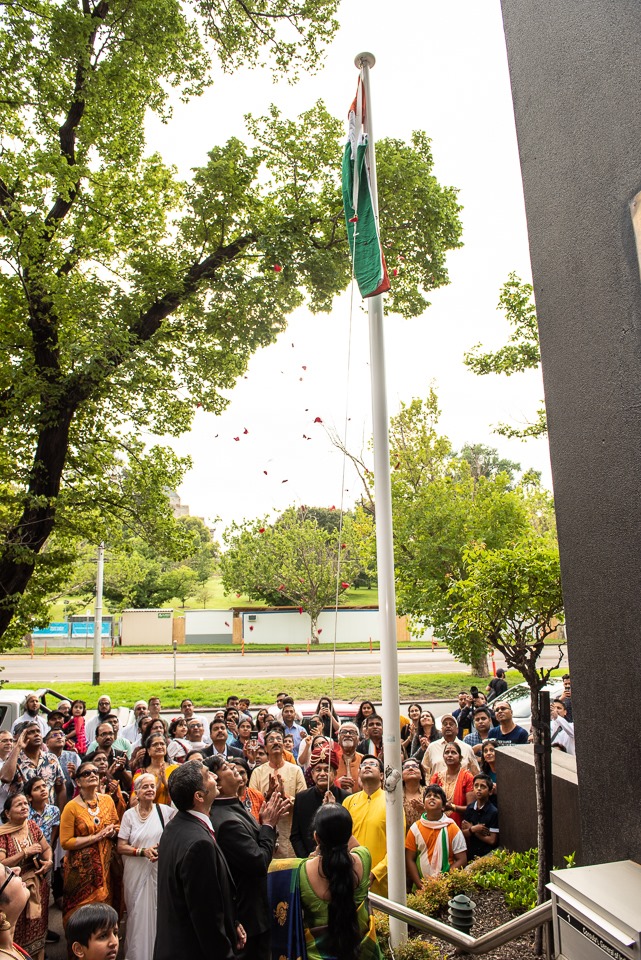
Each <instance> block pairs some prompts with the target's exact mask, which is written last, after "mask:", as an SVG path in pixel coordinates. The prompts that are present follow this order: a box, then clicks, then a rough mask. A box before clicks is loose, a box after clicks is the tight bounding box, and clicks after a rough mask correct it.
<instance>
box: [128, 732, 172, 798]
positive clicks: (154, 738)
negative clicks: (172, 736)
mask: <svg viewBox="0 0 641 960" xmlns="http://www.w3.org/2000/svg"><path fill="white" fill-rule="evenodd" d="M177 766H178V764H177V763H170V762H169V757H168V756H167V740H166V739H165V735H164V733H150V734H149V736H148V737H147V740H146V743H145V755H144V756H143V758H142V761H141V765H140V769H139V770H136V772H135V773H134V783H135V782H136V777H139V776H140V774H141V773H152V774H153V775H154V777H155V778H156V784H157V787H158V789H157V792H156V800H157V802H158V803H164V804H165V805H166V806H169V805H170V803H171V797H170V796H169V788H168V786H167V781H168V780H169V774H170V773H173V771H174V770H175V769H176V767H177Z"/></svg>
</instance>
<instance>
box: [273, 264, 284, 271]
mask: <svg viewBox="0 0 641 960" xmlns="http://www.w3.org/2000/svg"><path fill="white" fill-rule="evenodd" d="M282 269H283V268H282V267H281V265H280V263H275V264H274V272H275V273H280V271H281V270H282Z"/></svg>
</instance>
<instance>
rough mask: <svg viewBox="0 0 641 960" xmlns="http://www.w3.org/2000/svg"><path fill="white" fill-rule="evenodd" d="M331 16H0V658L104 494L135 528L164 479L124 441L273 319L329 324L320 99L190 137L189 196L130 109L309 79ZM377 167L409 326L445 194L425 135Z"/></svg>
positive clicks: (166, 475) (326, 171)
mask: <svg viewBox="0 0 641 960" xmlns="http://www.w3.org/2000/svg"><path fill="white" fill-rule="evenodd" d="M336 5H337V0H313V2H311V3H310V2H309V0H257V2H256V3H252V4H251V6H247V4H245V3H243V2H240V0H207V2H206V3H205V2H201V0H192V2H191V3H188V4H181V3H179V2H178V0H157V2H155V3H153V4H149V3H143V2H141V0H126V2H125V0H34V2H29V3H20V4H8V3H7V4H3V5H2V6H1V7H0V17H1V18H2V21H1V22H2V33H1V34H0V138H1V140H0V145H1V150H0V244H1V258H2V261H1V262H2V267H1V268H0V315H1V318H2V324H1V325H0V424H1V425H2V430H3V447H2V451H1V453H0V490H2V494H3V498H2V499H3V503H2V507H1V508H0V536H1V539H0V637H1V638H3V641H2V642H7V633H6V632H7V629H8V627H9V625H10V624H11V622H12V620H14V618H15V617H16V615H20V614H22V615H24V620H28V619H29V617H30V616H33V615H34V610H35V608H36V607H37V605H38V603H41V601H42V587H43V582H44V581H47V588H48V589H51V588H52V586H53V583H54V581H55V580H56V577H57V578H58V581H60V579H62V578H63V574H64V575H66V574H67V573H68V566H69V563H70V561H71V559H72V558H73V554H74V550H75V544H76V543H77V542H78V541H79V540H81V539H84V540H86V541H89V542H98V541H99V540H101V539H106V540H109V532H110V531H109V530H108V529H105V527H108V525H109V516H110V514H111V513H112V512H114V513H116V514H118V513H119V511H121V510H122V509H123V499H122V491H121V487H122V485H123V483H125V482H127V483H128V484H129V486H130V487H132V489H131V490H130V491H129V492H130V494H131V505H132V506H131V507H127V509H131V510H132V511H134V512H136V511H137V512H138V514H139V516H138V517H136V526H137V528H138V527H140V528H141V529H142V530H144V531H145V533H147V532H148V531H150V528H151V526H152V525H153V524H154V523H157V521H156V520H154V505H156V506H158V504H159V499H160V497H161V494H162V491H163V490H165V489H166V488H167V487H170V488H175V486H176V484H177V483H178V482H179V480H180V473H181V469H184V467H185V464H184V463H182V464H181V463H179V462H178V461H177V459H176V458H173V459H171V458H170V457H168V455H166V454H163V453H162V451H158V452H157V453H156V455H155V456H151V455H150V454H149V453H148V452H146V451H145V450H144V449H143V447H142V445H141V444H140V442H139V441H138V440H137V437H138V435H139V434H140V433H141V432H151V433H153V434H157V435H164V434H170V435H177V434H179V433H181V432H183V431H185V430H187V429H189V426H190V424H191V421H192V417H193V413H194V409H195V407H196V405H201V406H202V407H203V408H205V409H206V410H209V411H219V410H221V409H222V407H223V406H224V404H225V403H226V402H227V401H226V399H225V396H224V394H223V391H224V390H226V389H227V390H228V389H229V388H230V387H231V386H233V384H234V382H235V380H236V379H237V378H238V376H239V375H240V374H241V373H242V372H243V370H244V369H245V366H246V363H247V360H248V358H249V356H250V355H251V353H252V352H253V351H254V350H256V349H257V348H258V347H260V346H262V345H265V344H268V343H270V342H272V341H273V340H274V338H275V337H276V335H277V334H278V332H279V331H281V330H282V329H283V328H284V326H285V324H286V318H287V315H288V314H289V312H290V311H291V310H292V309H293V308H295V307H297V306H299V305H300V304H301V303H303V302H305V301H307V302H308V304H309V306H310V308H311V309H312V310H323V309H328V308H329V307H330V306H331V303H332V298H333V297H334V295H335V294H336V293H337V292H339V291H340V290H342V289H344V288H345V287H346V286H347V284H348V283H349V279H350V266H349V256H348V249H347V245H346V242H345V227H344V222H343V214H342V209H341V199H340V185H339V174H338V171H339V163H340V146H339V141H340V139H341V136H342V124H341V123H339V122H338V121H336V120H334V119H332V118H331V117H330V116H329V115H328V114H327V111H326V110H325V108H324V107H323V105H322V104H317V105H316V106H315V107H314V108H312V109H310V110H309V111H307V112H306V113H305V114H303V115H302V116H301V117H300V118H299V119H298V120H297V121H289V120H285V119H284V118H282V117H281V116H280V114H279V113H278V111H277V110H276V109H275V108H274V109H272V111H271V112H270V114H269V116H267V117H264V118H261V119H255V120H251V121H250V122H249V128H250V136H251V144H250V145H247V144H245V143H243V142H241V141H240V140H238V139H236V138H233V139H231V140H229V141H227V143H225V144H223V145H214V144H215V137H214V136H212V140H213V141H214V144H212V149H211V150H210V152H209V156H208V160H207V162H206V163H205V164H204V166H202V167H200V168H198V169H195V170H194V171H193V175H192V176H191V178H190V179H189V181H188V182H181V181H180V180H179V179H178V178H177V176H176V173H175V171H174V170H173V169H171V168H170V167H168V166H167V165H166V164H165V163H164V162H163V160H162V158H161V157H160V156H158V155H157V154H151V153H149V151H148V150H147V147H146V143H145V117H146V115H147V113H148V112H149V111H153V112H155V113H157V114H159V115H161V116H162V117H163V119H165V120H167V121H170V119H171V108H170V101H169V94H170V93H171V92H172V91H173V95H175V96H179V97H181V98H182V99H188V98H189V97H191V96H194V95H197V94H198V93H199V92H200V91H201V90H202V89H203V87H204V86H205V85H206V84H207V83H208V82H209V81H210V76H211V74H210V66H211V61H212V60H217V61H218V62H219V63H220V64H221V65H222V67H223V68H224V69H226V70H233V69H234V68H235V67H236V66H237V65H239V64H243V65H247V64H249V65H250V66H254V65H256V64H258V63H259V62H261V61H265V60H269V59H271V61H272V63H273V64H274V65H275V68H276V69H277V70H281V71H287V73H288V75H289V76H294V75H295V74H296V71H297V70H299V69H303V70H308V69H313V68H314V67H315V66H316V65H317V63H318V61H319V57H320V55H321V52H322V50H323V48H324V47H325V45H326V44H327V42H328V41H329V40H330V39H331V37H332V36H333V34H334V32H335V29H336V26H337V24H336V20H335V18H334V13H335V9H336ZM377 150H378V163H379V186H380V193H381V196H380V206H381V213H382V220H383V236H384V242H385V246H386V251H387V254H388V257H389V259H390V260H391V261H392V262H394V261H395V260H396V259H397V258H400V257H401V256H402V257H404V267H405V268H404V269H403V270H402V271H401V272H400V274H399V276H398V277H397V278H396V282H395V284H394V288H393V290H392V293H391V294H390V296H389V307H390V309H392V310H396V311H398V312H400V313H402V314H404V315H407V316H411V315H417V314H419V313H421V312H422V311H423V309H424V308H425V306H426V304H427V294H428V292H429V291H430V290H431V289H434V288H435V287H438V286H440V285H442V284H443V283H446V282H447V270H446V266H445V255H446V252H447V250H449V249H451V248H453V247H456V246H458V245H459V242H460V232H461V225H460V220H459V206H458V204H457V201H456V193H455V191H454V190H453V189H449V188H443V187H441V186H440V185H439V184H438V182H437V181H436V179H435V178H434V176H433V173H432V156H431V151H430V145H429V141H428V139H427V138H426V136H425V135H424V134H420V133H417V134H414V136H413V138H412V141H411V143H409V144H405V143H402V142H400V141H398V140H386V141H382V142H381V143H380V144H379V145H378V147H377ZM275 265H276V266H277V267H279V268H281V269H279V270H274V266H275ZM146 464H147V465H148V466H147V471H146V470H145V465H146ZM145 472H152V473H153V476H154V484H153V485H151V486H150V484H149V483H148V482H147V481H146V480H145V478H144V474H145ZM126 478H129V479H128V480H127V479H126ZM134 481H137V482H136V483H134ZM150 492H151V496H150ZM156 513H158V511H156ZM160 514H161V515H162V516H160V521H159V522H160V523H161V526H163V527H164V529H165V532H166V533H167V534H168V535H169V536H171V529H170V527H171V518H170V515H169V514H168V512H167V510H166V509H165V508H162V509H160ZM65 565H66V566H65ZM61 571H62V572H61ZM32 578H33V580H32ZM30 581H32V584H33V586H32V591H31V598H29V591H28V586H29V584H30ZM15 626H16V625H15V623H14V628H15ZM18 626H20V624H19V625H18ZM16 636H17V632H16V633H15V636H14V637H12V639H15V637H16Z"/></svg>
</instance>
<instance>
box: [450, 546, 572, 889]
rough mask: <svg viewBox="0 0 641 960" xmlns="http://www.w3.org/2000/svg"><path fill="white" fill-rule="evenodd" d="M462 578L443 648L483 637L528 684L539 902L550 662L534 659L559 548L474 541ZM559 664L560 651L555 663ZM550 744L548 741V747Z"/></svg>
mask: <svg viewBox="0 0 641 960" xmlns="http://www.w3.org/2000/svg"><path fill="white" fill-rule="evenodd" d="M465 562H466V567H467V576H466V577H465V579H461V580H458V581H456V582H453V583H452V586H451V587H450V590H449V591H448V603H449V605H450V609H451V611H452V612H451V617H450V625H449V629H448V636H447V641H448V646H449V648H450V650H452V652H453V653H455V654H457V655H458V656H460V657H461V658H463V659H467V658H468V657H469V656H470V655H471V652H472V650H471V645H470V638H476V637H483V638H484V639H485V643H486V646H487V648H488V649H490V648H494V647H495V648H496V649H497V650H500V651H501V653H502V654H503V656H504V657H505V659H506V661H507V664H508V666H509V667H512V668H513V669H515V670H519V671H520V672H521V673H522V674H523V676H524V677H525V679H526V680H527V682H528V683H529V685H530V703H531V708H532V733H533V737H534V744H535V751H534V772H535V785H536V801H537V817H538V837H537V840H538V843H537V845H538V852H539V878H538V899H539V903H543V901H544V900H545V882H546V877H547V875H548V871H549V869H550V867H551V864H548V863H547V862H546V843H545V837H544V826H545V817H544V771H543V762H544V755H543V747H544V743H545V742H546V741H547V737H546V735H545V734H546V731H544V728H543V724H542V722H541V710H540V692H541V690H542V689H543V688H544V687H545V685H546V683H547V682H548V681H549V679H550V676H551V673H552V670H553V669H554V666H550V667H547V668H546V667H541V666H540V665H539V657H540V655H541V653H542V651H543V647H544V644H545V641H546V638H547V637H549V636H550V634H551V633H553V632H554V630H555V629H556V625H557V621H558V619H559V618H561V617H562V615H563V594H562V592H561V567H560V563H559V551H558V548H557V547H556V545H555V544H552V543H550V542H546V539H545V538H539V537H528V538H526V539H524V540H522V541H521V542H519V543H517V544H515V545H514V546H510V547H506V548H503V549H500V550H487V549H485V548H484V547H482V546H475V547H473V548H471V549H470V550H468V551H467V552H466V556H465ZM560 662H561V650H560V648H559V658H558V661H557V663H556V665H555V666H557V667H558V666H559V664H560ZM548 749H549V746H548Z"/></svg>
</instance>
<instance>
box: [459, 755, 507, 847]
mask: <svg viewBox="0 0 641 960" xmlns="http://www.w3.org/2000/svg"><path fill="white" fill-rule="evenodd" d="M493 786H494V785H493V783H492V780H491V778H490V777H488V775H487V774H486V773H477V775H476V776H475V777H474V796H475V797H476V800H475V801H474V803H470V804H469V805H468V806H467V807H466V808H465V813H464V814H463V821H462V823H461V829H462V830H463V836H464V837H465V840H466V841H467V852H468V854H469V858H470V860H473V859H474V857H484V856H486V855H487V854H488V853H491V851H492V849H493V847H495V846H496V845H497V844H498V842H499V812H498V810H497V809H496V807H495V806H494V804H493V803H492V802H491V800H490V794H491V792H492V789H493Z"/></svg>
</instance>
